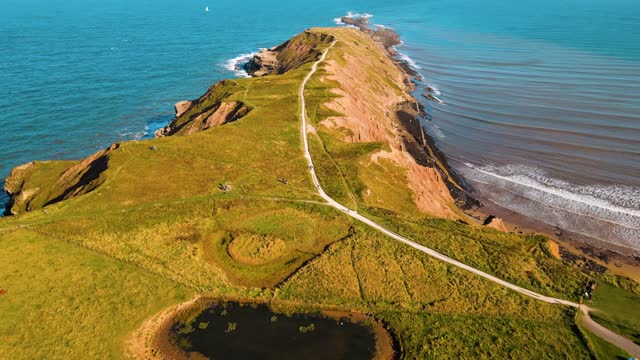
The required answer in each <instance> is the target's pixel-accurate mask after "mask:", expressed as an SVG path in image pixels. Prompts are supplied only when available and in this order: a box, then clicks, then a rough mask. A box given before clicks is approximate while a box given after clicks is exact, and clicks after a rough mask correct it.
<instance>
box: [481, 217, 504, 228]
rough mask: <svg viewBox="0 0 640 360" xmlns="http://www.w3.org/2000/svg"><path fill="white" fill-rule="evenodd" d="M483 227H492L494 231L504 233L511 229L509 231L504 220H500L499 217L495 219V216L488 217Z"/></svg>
mask: <svg viewBox="0 0 640 360" xmlns="http://www.w3.org/2000/svg"><path fill="white" fill-rule="evenodd" d="M482 225H484V226H486V227H490V228H492V229H496V230H499V231H502V232H509V229H507V226H506V225H505V224H504V221H502V219H500V218H499V217H495V216H494V215H490V216H488V217H487V218H486V219H485V220H484V223H483V224H482Z"/></svg>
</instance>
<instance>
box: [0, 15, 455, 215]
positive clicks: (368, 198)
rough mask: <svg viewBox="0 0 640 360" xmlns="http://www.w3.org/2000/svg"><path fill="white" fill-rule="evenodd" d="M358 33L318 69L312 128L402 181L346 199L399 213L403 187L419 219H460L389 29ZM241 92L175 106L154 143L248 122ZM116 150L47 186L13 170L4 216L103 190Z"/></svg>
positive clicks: (318, 36) (306, 49)
mask: <svg viewBox="0 0 640 360" xmlns="http://www.w3.org/2000/svg"><path fill="white" fill-rule="evenodd" d="M361 25H362V27H361V28H360V31H359V32H358V31H356V30H354V29H351V30H347V31H346V33H348V34H349V37H350V38H345V39H342V40H341V41H343V42H345V43H346V42H347V41H351V42H352V43H354V44H358V46H350V47H349V48H348V51H345V52H344V54H343V55H342V58H341V59H339V60H330V61H328V64H327V66H325V67H324V69H323V76H322V77H323V79H325V80H326V82H327V88H329V89H330V90H329V91H330V94H331V96H330V97H328V98H327V101H326V102H325V103H322V104H318V106H320V107H322V108H326V109H328V110H330V111H331V112H333V115H332V116H328V117H327V118H326V119H318V121H317V123H316V124H315V126H316V127H317V129H318V131H321V132H324V133H326V135H329V136H332V137H337V138H338V139H339V140H340V141H343V142H345V143H362V144H365V143H371V144H377V146H380V150H379V151H377V152H375V153H372V154H370V156H369V157H368V158H367V159H361V160H360V161H359V162H358V166H359V167H361V168H363V169H364V168H368V167H370V165H371V164H372V163H375V164H376V166H377V167H378V168H380V169H383V171H386V172H391V173H394V174H395V175H396V176H398V178H402V179H404V180H402V181H401V182H402V183H401V184H382V183H380V182H379V181H377V180H376V179H377V178H376V177H366V178H363V177H358V178H354V179H351V180H348V179H347V181H358V182H361V183H363V184H364V186H365V187H364V188H363V189H361V190H358V193H357V194H352V196H355V197H357V198H359V199H360V200H361V201H362V202H363V203H366V204H369V205H371V206H375V207H381V208H385V209H388V210H393V211H404V210H401V209H403V208H406V205H404V204H402V205H401V204H397V201H396V200H393V201H390V200H391V199H385V198H386V197H388V193H387V191H386V190H385V187H386V188H388V187H396V188H398V189H400V188H405V187H408V188H407V191H409V192H410V194H411V195H410V197H411V201H412V202H413V203H414V204H415V208H416V209H417V210H418V213H423V214H428V215H431V216H438V217H445V218H450V219H458V218H460V212H458V211H457V210H456V208H455V205H454V200H453V198H452V197H451V195H450V190H454V191H455V189H456V187H457V184H456V183H455V181H454V180H453V179H452V178H451V177H450V176H448V172H447V168H446V167H445V166H443V165H442V162H441V161H440V160H439V159H438V157H437V156H436V155H435V153H434V151H433V150H432V149H433V146H432V142H431V141H430V139H428V135H426V134H425V133H424V131H423V130H422V127H421V126H420V123H419V120H418V116H419V115H420V114H421V110H420V106H419V105H418V103H417V101H416V100H415V99H414V98H413V97H412V96H411V95H410V92H411V90H412V84H411V78H410V76H411V74H409V73H408V71H407V68H406V67H404V66H403V64H402V62H401V61H399V60H397V59H395V52H394V50H393V46H394V45H397V44H398V42H399V41H398V40H397V35H396V36H394V35H393V34H395V33H393V32H391V31H389V30H387V29H383V30H379V31H373V30H366V29H368V28H366V27H364V25H363V24H361ZM341 33H344V31H341ZM339 35H340V34H334V33H332V32H328V33H325V32H317V31H313V30H307V31H305V32H303V33H301V34H300V35H297V36H295V37H293V38H292V39H290V40H288V41H286V42H284V43H283V44H281V45H279V46H276V47H274V48H271V49H268V50H263V51H261V52H260V53H258V54H256V55H255V56H254V58H253V59H252V60H251V61H250V62H249V63H248V64H247V65H246V68H247V71H249V73H250V74H251V75H252V76H254V77H267V76H278V75H281V74H284V73H287V72H290V71H292V70H295V69H298V68H300V67H302V66H304V65H305V64H309V63H311V62H313V61H316V60H317V59H318V58H319V57H320V55H321V49H322V48H323V47H326V46H327V45H328V44H330V43H332V42H334V41H335V40H336V39H337V38H338V36H339ZM343 37H344V35H343ZM339 61H340V62H343V63H338V62H339ZM343 64H350V65H349V66H344V65H343ZM245 88H246V86H245V85H242V84H240V83H239V82H238V81H234V80H224V81H220V82H218V83H216V84H215V85H213V86H212V87H211V88H209V89H208V91H207V92H205V94H203V95H202V96H201V97H199V98H198V99H195V100H190V101H181V102H178V103H177V104H176V106H175V112H176V116H175V118H174V119H173V120H172V121H171V122H170V123H169V124H168V125H167V126H166V127H164V128H162V129H159V130H158V131H156V132H155V136H156V137H167V136H187V135H193V134H195V133H198V132H202V131H204V130H207V129H210V128H213V127H219V126H222V125H225V124H229V123H232V122H235V121H238V120H240V119H242V118H244V117H246V116H247V115H248V114H250V113H251V112H252V110H253V106H252V105H251V104H249V103H247V102H246V101H243V100H242V99H240V96H238V95H239V94H241V93H242V92H243V91H245ZM342 133H344V135H341V134H342ZM117 148H118V145H117V144H116V145H113V146H111V147H110V148H109V149H106V150H104V151H100V152H98V153H96V154H94V155H92V156H90V157H89V158H87V159H85V160H83V161H80V162H77V163H75V164H74V165H73V166H71V167H69V168H68V169H65V170H64V171H63V172H62V173H61V174H60V175H54V176H52V177H51V180H50V181H44V180H43V179H42V177H39V179H38V180H37V181H36V180H33V176H32V173H34V172H36V173H37V172H38V171H39V169H40V168H42V167H43V166H42V165H38V164H30V165H25V166H23V167H20V168H17V169H15V170H14V171H13V172H12V174H11V176H10V177H9V178H8V179H7V185H6V187H5V190H6V192H7V193H8V194H9V195H10V196H11V197H12V204H11V206H10V210H9V212H10V213H11V214H18V213H21V212H25V211H30V210H34V209H38V208H42V207H44V206H47V205H51V204H54V203H57V202H60V201H63V200H66V199H70V198H74V197H77V196H80V195H83V194H86V193H89V192H91V191H93V190H94V189H96V188H97V187H99V186H100V185H101V184H102V183H104V181H105V177H106V175H105V174H104V172H105V170H106V169H107V168H108V167H109V158H110V154H111V153H112V152H113V151H115V150H116V149H117ZM389 161H390V162H391V163H390V164H388V163H387V162H389ZM65 164H68V163H65ZM60 166H62V164H60ZM43 171H47V169H44V170H43ZM378 189H379V190H378ZM410 212H411V211H410Z"/></svg>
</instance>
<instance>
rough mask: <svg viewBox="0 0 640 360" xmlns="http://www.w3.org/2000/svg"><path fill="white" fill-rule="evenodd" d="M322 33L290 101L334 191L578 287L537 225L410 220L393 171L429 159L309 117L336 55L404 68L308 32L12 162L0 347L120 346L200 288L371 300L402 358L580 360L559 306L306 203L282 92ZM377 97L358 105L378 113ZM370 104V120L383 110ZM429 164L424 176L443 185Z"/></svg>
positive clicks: (350, 38) (108, 350)
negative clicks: (121, 129) (270, 62)
mask: <svg viewBox="0 0 640 360" xmlns="http://www.w3.org/2000/svg"><path fill="white" fill-rule="evenodd" d="M327 39H331V40H332V39H337V40H338V43H336V45H335V46H334V48H333V49H332V50H331V51H330V52H329V55H328V57H327V64H332V65H331V66H325V65H324V64H323V65H321V66H320V68H319V71H318V73H317V75H316V76H314V77H313V78H312V79H311V80H310V82H309V86H308V88H307V89H306V93H305V95H306V97H307V101H308V106H309V118H310V119H311V121H312V124H313V125H314V130H315V131H316V133H315V134H316V135H317V136H312V137H310V139H311V152H312V155H313V157H314V161H315V163H316V166H317V171H318V173H319V175H320V178H321V181H322V183H323V186H324V187H325V188H326V189H327V190H328V191H329V192H330V193H331V195H332V196H334V197H335V198H336V199H338V200H339V201H342V202H343V203H344V204H346V205H348V206H353V207H357V208H358V209H359V211H361V212H363V213H365V214H367V215H368V216H370V217H372V218H375V219H376V220H377V221H380V222H381V223H384V224H385V225H386V226H388V227H390V228H392V229H394V230H397V231H399V232H402V233H403V234H405V235H407V236H409V237H411V238H413V239H415V240H416V241H419V242H422V243H424V244H425V245H428V246H431V247H434V248H436V249H437V250H439V251H442V252H444V253H446V254H447V255H449V256H451V257H453V258H456V259H459V260H462V261H465V262H467V263H469V264H470V265H474V266H476V267H478V268H480V269H482V270H484V271H487V272H490V273H493V274H496V275H498V276H500V277H502V278H504V279H505V280H509V281H512V282H514V283H517V284H518V285H521V286H524V287H527V288H530V289H533V290H536V291H539V292H542V293H545V294H549V295H554V296H560V297H565V298H571V299H576V293H577V292H580V291H581V290H582V287H583V285H584V282H585V281H586V279H587V275H585V274H583V273H582V272H580V271H579V270H577V269H574V268H572V267H570V266H568V265H566V264H564V263H562V262H561V261H560V260H556V259H555V258H553V257H552V256H551V255H550V254H548V252H547V249H546V242H545V241H544V239H539V238H534V237H522V236H519V235H515V234H506V233H500V232H498V231H495V230H491V229H485V228H482V227H478V226H473V225H466V224H462V223H460V222H457V221H452V220H444V219H436V218H433V217H431V216H429V215H426V213H425V212H424V211H423V210H422V209H421V207H420V206H419V205H418V203H417V202H416V201H417V200H416V199H417V195H416V194H417V193H416V188H415V187H412V185H411V184H409V182H408V180H407V177H408V176H409V174H410V173H411V171H418V173H420V171H422V170H420V169H421V168H422V167H424V168H425V169H426V168H428V166H430V165H429V164H417V165H415V166H419V167H414V165H411V166H412V168H405V167H403V166H402V165H403V164H408V163H406V162H396V161H395V160H394V158H391V159H387V158H384V157H383V158H380V159H379V160H378V161H376V162H371V157H372V155H373V154H375V153H378V152H380V151H387V152H390V151H392V149H393V144H392V143H391V142H388V141H387V140H385V139H386V138H385V139H382V140H384V141H348V138H349V136H351V135H353V131H352V130H350V129H348V128H344V127H341V126H334V127H328V126H322V125H321V124H320V123H321V122H322V121H323V120H326V119H327V118H329V117H344V113H342V112H339V111H337V110H335V109H334V108H332V107H331V105H330V103H331V101H333V100H336V99H338V98H343V100H344V99H345V98H346V97H349V96H351V95H350V93H349V92H348V91H344V90H343V89H341V87H342V85H341V82H340V81H338V80H339V79H335V78H334V76H335V74H333V73H332V71H333V70H332V69H334V70H335V69H336V67H340V66H351V67H357V66H360V67H361V68H360V69H355V68H353V71H354V73H357V74H364V75H361V76H365V80H360V81H362V83H363V84H366V83H367V81H366V79H367V78H366V76H367V75H366V74H368V73H372V72H375V73H376V76H375V77H371V78H370V79H371V80H372V81H371V83H372V84H375V88H372V89H371V91H378V92H385V91H387V90H388V89H387V88H390V89H392V90H391V92H392V93H394V94H395V95H397V97H398V100H402V98H403V97H404V96H405V94H404V89H403V86H404V85H403V81H402V79H403V76H402V74H400V73H398V72H399V70H398V68H397V67H396V66H395V65H394V64H393V63H392V62H391V61H390V60H389V59H388V58H387V55H386V54H385V52H384V50H383V49H382V48H381V47H380V46H378V45H377V44H376V43H374V42H373V41H372V40H371V39H370V38H369V37H368V36H367V35H366V34H364V33H361V32H359V31H357V30H355V29H312V30H309V31H307V32H305V33H303V34H302V35H300V36H299V37H296V38H294V39H293V40H292V41H291V42H289V43H287V44H288V45H287V46H290V48H295V49H298V50H300V49H304V51H292V52H290V53H286V52H283V54H284V55H282V56H283V57H282V58H281V59H280V60H279V61H282V62H283V63H287V64H290V65H291V64H292V65H291V66H290V67H289V68H287V71H284V72H283V73H282V74H277V72H276V73H274V74H271V75H267V76H262V77H257V78H251V79H235V80H227V81H225V82H221V83H219V84H217V85H216V86H213V87H212V88H210V89H209V91H208V92H207V93H206V94H205V95H203V96H202V97H201V98H200V99H198V100H195V101H193V102H192V103H191V104H190V105H189V106H188V107H187V108H186V109H184V112H183V113H182V114H180V116H178V117H177V118H176V120H174V122H173V123H172V124H173V125H174V126H173V127H172V129H174V130H175V131H174V132H173V133H172V132H168V133H166V134H165V135H168V136H164V137H161V138H156V139H151V140H145V141H134V142H123V143H120V144H118V145H117V146H112V147H110V148H109V149H106V150H105V151H102V152H99V153H98V154H95V155H93V156H92V157H90V158H88V159H87V160H83V161H75V162H69V161H64V162H61V161H51V162H38V163H35V164H33V165H29V166H28V167H25V168H20V169H17V170H15V171H14V175H12V177H11V178H10V179H9V181H8V188H9V190H10V191H11V192H12V193H13V194H15V196H14V200H16V202H15V203H14V208H15V209H14V210H15V211H14V212H15V213H17V214H19V215H16V216H12V217H6V218H2V219H0V261H1V262H2V263H3V266H0V288H1V289H3V290H5V291H6V293H3V294H2V295H0V309H1V310H2V311H0V344H1V345H0V350H6V351H11V352H10V354H11V355H12V356H11V358H16V359H19V358H34V357H47V358H65V359H72V358H78V359H84V358H96V357H105V356H106V357H115V358H117V357H122V356H124V355H123V353H122V347H121V345H122V343H123V342H124V339H125V337H126V336H127V334H128V333H130V331H131V330H132V329H133V328H135V326H136V324H139V323H141V322H142V319H144V318H146V317H148V316H151V315H152V314H153V313H155V312H157V311H158V310H159V309H160V308H161V307H162V306H165V305H168V304H171V303H175V302H178V301H181V300H182V299H185V298H187V297H189V295H190V294H192V293H199V294H204V295H210V296H224V297H233V298H244V299H250V298H259V299H261V300H265V301H271V300H273V302H274V304H276V303H277V304H281V305H282V306H294V307H302V308H304V309H308V308H310V307H332V308H339V309H343V310H351V309H360V310H363V311H373V312H375V313H376V314H377V316H378V317H379V318H380V319H382V320H384V321H385V322H386V323H387V324H388V326H389V328H390V330H391V331H392V332H393V333H394V334H395V336H396V337H397V339H398V341H399V345H400V347H401V349H402V356H403V357H404V358H407V359H412V358H437V357H439V358H442V357H452V356H458V357H463V358H466V357H503V358H504V357H513V358H520V357H525V355H527V354H529V355H531V354H541V355H540V356H536V357H542V358H545V357H546V358H552V357H568V358H583V357H589V356H590V355H589V352H590V350H589V347H588V343H587V342H586V341H584V337H583V336H582V335H581V333H580V332H579V331H578V329H577V328H576V327H575V325H574V323H573V317H572V314H571V313H570V312H567V311H566V310H564V309H562V308H559V307H556V306H552V305H547V304H540V303H537V302H534V301H533V300H530V299H527V298H525V297H523V296H521V295H518V294H516V293H513V292H511V291H508V290H506V289H504V288H501V287H497V286H496V285H495V284H492V283H490V282H487V281H485V280H483V279H481V278H478V277H475V276H473V275H471V274H468V273H466V272H464V271H461V270H459V269H456V268H453V267H451V266H448V265H445V264H443V263H441V262H439V261H436V260H434V259H432V258H429V257H427V256H426V255H424V254H421V253H419V252H416V251H414V250H412V249H410V248H407V247H404V246H402V245H401V244H398V243H395V242H393V241H392V240H391V239H388V238H385V237H382V236H381V235H379V234H377V233H375V232H372V231H371V230H370V229H367V228H366V227H364V226H363V225H361V224H358V223H354V221H353V220H352V219H350V218H348V217H346V216H344V215H343V214H340V213H338V212H337V211H335V210H333V209H332V208H329V207H327V206H324V205H322V204H321V203H320V198H319V197H318V196H316V189H315V187H314V186H313V184H312V182H311V180H310V178H309V175H308V169H307V163H306V161H305V159H304V156H303V152H302V148H301V143H300V142H301V139H300V119H299V116H298V112H299V99H298V88H299V86H300V83H301V82H302V79H303V78H304V77H305V76H306V74H307V73H308V72H309V70H310V68H311V63H312V62H313V61H315V60H316V59H317V56H316V55H314V54H317V53H318V52H320V53H321V52H322V50H323V49H324V48H325V47H326V46H328V44H329V43H330V41H327ZM292 42H293V43H292ZM296 42H299V46H295V43H296ZM292 44H293V45H292ZM309 44H310V45H311V46H308V45H309ZM301 54H302V55H305V56H301ZM346 59H349V61H346ZM351 59H355V60H362V63H361V64H360V63H359V62H358V61H356V62H354V61H352V60H351ZM369 66H371V67H369ZM374 69H375V71H374ZM385 79H401V80H400V81H401V82H400V83H396V82H394V81H390V80H385ZM373 80H375V81H373ZM389 99H391V98H389ZM347 100H348V99H347ZM364 100H366V99H362V101H364ZM405 100H406V99H405ZM389 101H390V102H389V103H390V104H391V105H393V102H392V101H391V100H389ZM223 104H236V105H238V104H242V105H241V108H243V109H247V111H243V112H242V113H241V115H242V116H239V117H235V116H232V118H233V121H226V120H229V119H230V118H227V117H226V115H228V114H231V113H233V112H232V111H231V112H230V111H227V110H229V109H232V108H233V109H235V107H234V106H235V105H234V106H231V105H223ZM378 105H379V104H378V103H376V102H372V103H370V104H367V105H366V106H368V107H371V108H372V109H373V110H372V111H373V113H380V109H377V108H376V107H377V106H378ZM225 107H226V109H227V110H225V111H224V113H218V115H216V114H215V113H216V112H218V111H219V110H220V109H221V108H223V109H224V108H225ZM234 114H238V113H237V112H235V113H234ZM382 114H383V115H384V117H385V119H384V120H380V121H384V123H385V127H381V129H382V132H381V133H386V132H387V128H386V126H387V125H386V124H392V123H393V113H390V117H387V115H386V114H385V111H382ZM223 115H225V116H223ZM211 116H213V118H211ZM216 116H218V117H216ZM210 118H211V121H209V120H208V119H210ZM220 119H223V120H225V119H226V120H225V121H218V120H220ZM375 120H376V117H375V116H374V117H372V121H375ZM207 124H209V125H212V126H207ZM389 126H392V125H389ZM188 129H192V130H194V131H192V130H188ZM400 134H402V132H400ZM400 137H402V136H400ZM402 144H405V145H406V144H407V143H406V142H402ZM403 146H404V145H403ZM396 160H397V159H396ZM402 161H404V160H402ZM423 165H424V166H423ZM434 171H435V170H434ZM430 174H436V172H430ZM435 176H436V175H434V177H433V179H432V181H433V182H432V183H431V184H435V183H438V181H441V180H442V179H440V180H438V178H437V177H435ZM414 185H415V184H414ZM423 190H424V189H423ZM20 194H22V195H20ZM419 195H420V196H422V197H426V199H425V201H427V200H429V199H428V197H429V196H428V195H429V193H428V192H421V193H419ZM434 198H437V199H438V202H440V201H444V200H446V199H447V198H446V197H445V196H444V195H443V194H435V195H434ZM20 199H25V200H24V201H17V200H20ZM443 199H444V200H443ZM423 205H424V204H423ZM447 206H448V205H447ZM452 211H455V210H452ZM4 264H9V265H8V266H5V265H4ZM602 280H606V279H604V278H603V279H602ZM615 289H617V290H620V291H622V293H621V294H624V296H632V295H630V294H631V293H630V292H628V291H625V290H622V289H620V288H615ZM617 290H616V291H617ZM610 293H611V294H614V292H610ZM619 295H620V294H614V295H612V296H619ZM603 296H604V292H603ZM596 305H597V304H596ZM603 311H609V310H605V309H604V306H603ZM40 319H43V322H46V324H44V323H43V324H41V323H39V320H40ZM611 319H612V320H613V321H617V320H616V318H615V317H612V318H611ZM628 324H629V326H631V327H634V326H635V325H634V324H635V323H628ZM105 337H108V339H105ZM5 344H8V345H5ZM60 344H67V345H68V346H61V345H60ZM2 346H5V347H6V349H5V348H2ZM0 353H1V352H0ZM104 354H108V355H104Z"/></svg>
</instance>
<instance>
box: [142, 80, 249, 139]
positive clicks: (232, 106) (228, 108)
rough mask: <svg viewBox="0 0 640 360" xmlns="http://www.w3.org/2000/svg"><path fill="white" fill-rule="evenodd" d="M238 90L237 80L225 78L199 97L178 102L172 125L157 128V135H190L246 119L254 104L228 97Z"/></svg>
mask: <svg viewBox="0 0 640 360" xmlns="http://www.w3.org/2000/svg"><path fill="white" fill-rule="evenodd" d="M238 89H239V87H238V84H237V83H236V82H234V81H230V80H224V81H220V82H218V83H216V84H215V85H213V86H212V87H211V88H209V90H208V91H207V92H206V93H205V94H204V95H202V96H201V97H200V98H198V99H196V100H193V101H180V102H178V103H176V105H175V111H176V117H175V118H174V119H173V120H172V121H171V122H170V123H169V125H167V126H166V127H164V128H162V129H159V130H157V131H156V132H155V136H156V137H162V136H170V135H191V134H194V133H196V132H199V131H203V130H207V129H209V128H212V127H215V126H220V125H224V124H226V123H229V122H232V121H236V120H239V119H241V118H243V117H244V116H246V115H247V114H248V113H249V112H250V111H251V107H249V106H247V105H246V104H245V103H243V102H242V101H236V100H230V99H229V97H230V96H231V95H233V94H234V93H235V92H236V91H238Z"/></svg>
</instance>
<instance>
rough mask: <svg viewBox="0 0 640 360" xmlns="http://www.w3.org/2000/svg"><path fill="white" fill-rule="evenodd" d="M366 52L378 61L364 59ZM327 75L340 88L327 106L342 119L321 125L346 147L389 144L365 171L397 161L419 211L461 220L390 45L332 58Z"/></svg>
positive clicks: (357, 49)
mask: <svg viewBox="0 0 640 360" xmlns="http://www.w3.org/2000/svg"><path fill="white" fill-rule="evenodd" d="M365 34H366V33H365ZM367 35H369V34H367ZM369 37H370V36H369ZM339 40H340V39H339ZM364 41H366V40H363V39H360V42H364ZM363 51H370V52H373V53H374V54H375V55H376V56H366V55H365V54H364V53H363V54H360V53H359V52H363ZM345 64H347V65H346V66H345ZM323 69H324V71H325V73H326V75H325V79H326V80H327V81H330V82H334V83H337V84H339V86H338V87H336V88H335V89H334V90H332V91H333V92H334V94H335V95H337V96H336V97H334V98H332V99H331V101H330V102H328V103H326V104H325V106H326V107H327V108H329V109H330V110H332V111H333V112H334V113H336V114H339V115H335V116H331V117H329V118H327V119H325V120H323V121H321V122H320V123H319V124H318V125H319V126H320V127H324V128H325V129H328V130H331V129H337V130H338V131H334V133H335V134H337V133H339V132H340V131H341V132H342V133H344V134H345V135H343V136H342V140H343V141H346V142H380V143H383V144H386V146H384V149H383V150H380V151H378V152H376V153H374V154H372V155H371V158H370V160H369V164H363V165H364V166H370V165H372V164H373V163H376V164H380V160H381V159H386V160H390V161H392V162H393V163H394V164H395V165H396V166H397V167H398V168H399V169H403V172H404V173H405V178H406V183H405V184H398V186H408V187H409V188H410V189H411V191H412V193H413V200H414V202H415V205H416V207H417V208H418V209H419V210H420V211H421V212H422V213H424V214H429V215H432V216H436V217H443V218H449V219H458V218H459V215H458V212H457V211H456V207H455V204H454V199H453V198H452V196H451V193H450V191H449V187H448V182H447V181H446V177H447V175H446V174H444V173H443V172H442V170H441V169H439V167H438V165H437V164H438V161H437V159H436V157H435V156H434V155H433V154H431V153H430V152H429V149H428V146H427V144H426V142H425V143H423V142H422V141H420V136H419V135H418V134H420V130H421V129H422V127H421V126H420V125H419V123H418V120H417V118H416V116H417V115H418V114H419V113H420V109H419V106H418V104H417V102H416V101H415V99H414V98H413V97H412V96H411V95H410V94H409V91H410V90H411V87H410V82H409V81H408V74H406V73H405V72H404V71H403V69H402V68H401V67H399V66H397V64H395V63H394V61H393V60H392V58H391V57H390V54H389V53H388V52H387V50H386V48H385V44H383V43H380V42H374V41H373V38H370V39H369V42H368V43H365V44H363V45H362V46H357V47H352V48H349V49H347V50H345V51H344V53H342V54H341V56H340V58H339V59H336V58H335V57H332V58H331V59H329V60H328V61H327V62H326V65H325V66H324V68H323ZM344 130H346V131H344ZM422 136H425V135H424V134H422ZM378 191H380V190H378ZM365 192H366V194H367V198H368V199H369V201H371V202H372V203H375V202H376V200H375V198H376V196H378V195H380V196H381V194H376V191H375V190H373V189H372V187H369V188H368V189H367V190H366V191H365ZM377 201H378V202H383V201H382V200H377ZM387 203H388V201H387Z"/></svg>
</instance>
